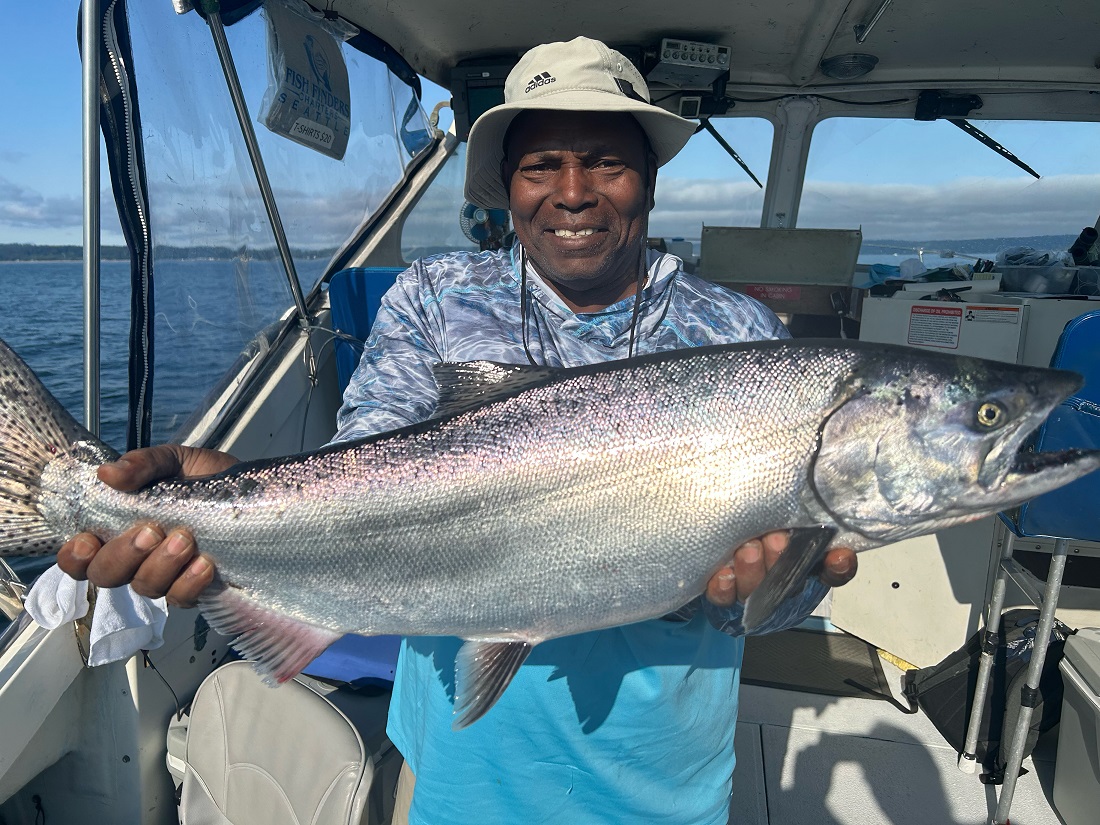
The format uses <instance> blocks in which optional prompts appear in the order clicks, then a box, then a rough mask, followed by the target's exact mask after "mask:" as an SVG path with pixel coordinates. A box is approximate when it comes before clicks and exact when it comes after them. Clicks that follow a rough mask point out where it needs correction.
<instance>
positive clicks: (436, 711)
mask: <svg viewBox="0 0 1100 825" xmlns="http://www.w3.org/2000/svg"><path fill="white" fill-rule="evenodd" d="M517 261H518V246H517V247H514V248H513V250H511V251H501V252H494V253H480V254H475V253H452V254H448V255H441V256H436V257H433V258H426V259H424V260H421V261H418V262H416V263H415V264H413V266H412V267H410V268H409V269H408V270H407V271H406V272H404V273H402V274H401V275H400V276H399V277H398V279H397V283H396V284H395V285H394V287H393V288H392V289H391V290H390V291H389V292H388V293H387V294H386V296H385V298H384V299H383V301H382V306H381V308H380V310H379V312H378V315H377V318H376V320H375V322H374V326H373V328H372V330H371V334H370V337H369V339H368V341H367V342H366V345H365V347H364V352H363V357H362V360H361V362H360V365H359V368H358V369H357V371H356V372H355V374H354V375H353V376H352V379H351V382H350V384H349V385H348V388H347V391H346V392H345V394H344V406H343V408H342V409H341V411H340V415H339V418H338V423H339V432H338V433H337V436H336V440H346V439H349V438H355V437H358V436H363V435H370V434H373V433H377V432H381V431H384V430H389V429H394V428H396V427H400V426H404V425H407V424H412V423H415V422H417V421H421V420H423V419H425V418H427V417H428V416H429V415H431V413H432V410H433V408H434V406H435V401H436V397H437V392H436V387H435V383H434V380H433V379H432V372H431V367H432V365H433V364H435V363H437V362H440V361H471V360H479V359H487V360H492V361H500V362H505V363H518V364H526V363H528V359H527V353H526V352H525V350H524V343H525V342H526V347H527V351H529V352H530V353H531V356H532V357H533V359H534V360H535V362H536V363H538V364H543V365H547V366H555V367H562V366H564V367H570V366H580V365H583V364H589V363H594V362H599V361H609V360H614V359H618V358H625V357H627V353H628V346H629V340H630V327H631V319H632V315H633V309H634V299H633V298H629V299H627V300H624V301H620V302H619V303H617V304H614V305H613V306H610V307H608V308H607V309H604V310H602V311H600V312H594V313H583V314H577V313H574V312H572V311H571V310H570V309H569V308H568V307H567V306H566V305H565V303H564V302H563V301H562V300H561V299H560V298H559V297H558V296H557V294H556V293H554V292H553V290H551V289H550V288H549V287H548V286H547V285H546V284H545V282H544V281H542V280H541V279H540V278H539V276H538V274H537V273H536V272H534V270H533V269H531V267H530V264H528V283H527V289H528V301H527V315H526V317H522V312H521V300H520V294H521V293H520V283H521V279H520V276H519V273H518V270H517ZM648 265H649V267H648V278H647V282H646V286H645V289H644V291H643V300H642V306H641V312H640V316H639V318H638V322H637V330H636V340H635V348H634V352H635V354H644V353H649V352H657V351H664V350H670V349H678V348H683V347H693V346H702V345H707V344H721V343H732V342H737V341H750V340H759V339H766V338H781V337H787V332H786V330H785V329H784V327H783V325H782V324H781V323H780V322H779V320H778V319H777V318H776V317H775V315H774V314H773V313H772V312H771V311H770V310H768V309H767V308H766V307H764V306H762V305H761V304H759V303H758V302H756V301H754V300H752V299H751V298H748V297H746V296H744V295H739V294H736V293H733V292H730V291H728V290H725V289H723V288H722V287H719V286H717V285H715V284H711V283H708V282H706V281H702V280H700V279H698V278H695V277H693V276H691V275H688V274H686V273H684V272H683V271H682V269H681V268H680V261H679V259H678V258H676V257H674V256H672V255H660V254H658V253H655V252H653V253H650V257H649V261H648ZM645 518H646V514H645V513H644V512H641V513H638V519H639V527H640V528H644V522H645ZM730 550H731V551H732V550H733V548H732V547H731V548H730ZM824 592H825V589H824V587H823V586H822V585H820V584H819V583H817V582H811V583H809V584H808V585H807V587H806V591H805V593H804V597H803V599H802V600H801V601H800V602H797V603H795V604H792V605H791V606H790V609H788V610H785V611H784V615H781V616H776V617H773V620H772V621H771V622H769V624H768V626H767V627H765V628H761V630H760V631H759V632H768V631H771V630H776V629H780V628H781V627H785V626H790V625H791V624H794V623H795V622H797V621H798V620H799V619H801V618H802V617H803V616H804V615H806V614H807V613H808V612H809V611H810V610H812V609H813V607H814V605H816V604H817V602H818V601H820V599H821V597H822V595H823V594H824ZM700 604H701V600H696V601H695V602H694V603H693V604H691V605H688V606H687V608H685V609H684V610H682V611H680V612H679V613H678V614H677V616H676V617H675V619H674V620H673V619H655V620H651V621H646V622H639V623H637V624H632V625H627V626H625V627H617V628H610V629H607V630H600V631H594V632H591V633H585V634H580V635H576V636H568V637H565V638H561V639H552V640H550V641H547V642H543V643H542V644H540V645H538V646H537V647H535V649H534V650H533V651H532V653H531V655H530V657H529V658H528V659H527V661H526V662H525V663H524V665H523V666H522V667H521V668H520V669H519V672H518V673H517V674H516V676H515V678H514V679H513V681H512V683H511V685H510V686H509V687H508V689H507V690H506V691H505V692H504V695H503V696H502V697H501V699H500V700H499V701H498V702H497V704H496V705H495V706H494V707H493V708H492V709H491V710H490V711H489V712H488V713H487V714H486V715H485V716H484V717H483V718H482V719H480V720H478V721H477V722H475V723H474V724H473V725H471V726H470V727H468V728H465V729H463V730H461V731H454V730H452V729H451V721H452V713H453V703H454V662H455V655H456V654H457V652H458V649H459V647H460V646H461V644H462V641H461V640H460V639H454V638H440V637H410V638H408V639H406V640H405V641H404V642H403V643H402V646H401V652H400V657H399V659H398V663H397V672H396V679H395V682H394V692H393V700H392V703H391V706H390V717H389V725H388V728H387V731H388V734H389V736H390V739H391V740H392V741H393V742H394V744H395V745H396V746H397V748H398V750H400V751H401V753H402V754H403V755H404V757H405V759H406V761H407V762H408V763H409V767H410V768H411V769H412V771H413V773H414V774H415V775H416V788H415V792H414V795H413V802H412V808H411V810H410V815H409V819H410V822H411V823H414V825H417V824H418V823H427V824H430V825H439V823H447V825H462V823H486V822H493V823H497V822H499V823H512V822H517V823H551V822H553V823H558V822H568V823H573V824H574V825H583V823H587V822H592V823H597V822H600V823H605V822H647V823H658V822H669V823H672V822H675V823H677V825H696V824H698V825H702V824H703V823H706V824H707V825H709V824H710V823H725V822H726V820H727V817H728V810H729V794H730V777H731V774H732V772H733V764H734V755H733V734H734V726H735V723H736V718H737V691H738V682H739V677H740V667H741V656H742V652H743V648H744V642H743V637H742V636H740V635H738V634H739V632H740V616H741V610H740V607H734V608H731V609H729V610H716V609H713V608H711V609H708V614H709V618H710V621H708V616H706V615H704V614H703V612H702V611H701V610H699V605H700ZM712 622H713V624H712ZM714 624H718V625H720V626H721V627H722V628H723V630H724V631H725V632H722V631H719V630H717V629H716V628H715V626H714Z"/></svg>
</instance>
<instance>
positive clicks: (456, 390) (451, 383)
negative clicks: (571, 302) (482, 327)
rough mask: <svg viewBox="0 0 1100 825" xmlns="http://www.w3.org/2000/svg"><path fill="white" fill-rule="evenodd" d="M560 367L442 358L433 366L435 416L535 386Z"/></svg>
mask: <svg viewBox="0 0 1100 825" xmlns="http://www.w3.org/2000/svg"><path fill="white" fill-rule="evenodd" d="M559 373H560V370H557V369H554V368H553V367H534V366H529V365H526V364H498V363H497V362H495V361H465V362H462V363H458V362H454V361H444V362H443V363H441V364H436V365H435V366H434V367H432V374H433V375H434V377H435V385H436V387H438V389H439V401H438V402H436V407H435V414H434V417H435V418H443V417H446V416H451V415H458V414H459V413H463V412H466V411H467V410H472V409H476V408H477V407H481V406H483V405H485V404H489V403H491V402H493V401H500V400H501V399H503V398H510V397H511V396H513V395H515V394H516V393H519V392H523V391H524V390H527V389H530V388H531V387H537V386H539V385H540V384H544V383H546V382H547V381H549V380H551V379H552V378H554V377H555V376H556V375H558V374H559Z"/></svg>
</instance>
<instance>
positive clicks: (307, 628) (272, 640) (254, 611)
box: [199, 581, 343, 685]
mask: <svg viewBox="0 0 1100 825" xmlns="http://www.w3.org/2000/svg"><path fill="white" fill-rule="evenodd" d="M199 612H201V613H202V615H203V616H205V617H206V620H207V621H208V622H210V626H211V627H212V628H214V629H215V630H216V631H218V632H219V633H221V634H222V635H223V636H228V637H230V638H231V639H233V641H232V642H230V645H231V646H232V647H233V648H234V649H235V650H237V651H238V652H239V653H240V654H241V655H242V656H244V657H245V658H246V659H251V660H252V665H253V667H254V668H256V672H257V673H259V674H260V676H262V677H263V678H264V681H266V682H268V683H269V684H280V685H281V684H282V683H283V682H287V681H290V680H291V679H293V678H294V677H295V676H297V675H298V674H299V673H301V672H302V668H304V667H305V666H306V665H308V664H309V663H310V662H312V661H313V660H314V659H316V658H317V657H318V656H320V655H321V653H322V652H323V651H324V650H325V648H327V647H328V646H329V645H331V644H332V643H333V642H335V641H336V640H337V639H339V638H340V637H341V636H342V635H343V634H342V633H336V632H334V631H332V630H326V629H324V628H322V627H317V626H316V625H311V624H306V623H305V622H301V621H298V620H297V619H292V618H290V617H289V616H286V615H284V614H282V613H278V612H276V611H274V610H271V609H270V608H268V607H265V606H264V605H263V604H261V603H260V602H258V601H257V600H255V599H253V598H251V597H249V596H248V595H247V594H246V593H244V592H243V591H241V590H239V589H238V588H235V587H230V586H228V585H226V584H225V583H224V582H222V581H215V582H214V584H212V585H210V587H208V588H206V590H205V591H204V592H203V594H202V596H201V597H200V598H199Z"/></svg>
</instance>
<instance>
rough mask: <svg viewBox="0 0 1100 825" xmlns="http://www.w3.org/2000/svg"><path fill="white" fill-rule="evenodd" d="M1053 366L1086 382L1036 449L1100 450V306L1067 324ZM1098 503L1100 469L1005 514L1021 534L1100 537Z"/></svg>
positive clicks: (1080, 538)
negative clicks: (1071, 372) (1074, 373)
mask: <svg viewBox="0 0 1100 825" xmlns="http://www.w3.org/2000/svg"><path fill="white" fill-rule="evenodd" d="M1050 365H1051V366H1052V367H1057V368H1058V369H1065V370H1072V371H1074V372H1078V373H1080V374H1081V375H1082V376H1084V378H1085V386H1084V387H1082V388H1081V389H1080V390H1079V391H1078V393H1077V394H1076V395H1074V396H1072V397H1070V398H1067V399H1066V400H1065V401H1063V402H1062V403H1061V404H1060V405H1059V406H1058V407H1057V408H1056V409H1055V410H1054V412H1052V413H1051V414H1050V416H1049V417H1048V418H1047V421H1046V423H1045V424H1043V426H1042V427H1041V428H1040V430H1039V434H1038V438H1037V440H1036V442H1035V450H1036V452H1053V451H1056V450H1069V449H1073V448H1075V447H1076V448H1086V449H1094V450H1095V449H1100V311H1093V312H1088V313H1085V314H1084V315H1080V316H1078V317H1076V318H1074V319H1073V320H1072V321H1070V322H1069V323H1068V324H1066V328H1065V329H1064V330H1063V331H1062V336H1061V337H1060V338H1059V339H1058V346H1057V347H1056V348H1055V350H1054V356H1053V357H1052V358H1051V361H1050ZM1098 502H1100V472H1095V473H1092V474H1090V475H1087V476H1085V477H1084V478H1080V479H1078V480H1077V481H1075V482H1073V483H1072V484H1068V485H1066V486H1065V487H1062V488H1061V489H1058V490H1054V491H1053V492H1050V493H1047V494H1046V495H1044V496H1039V497H1038V498H1036V499H1032V500H1031V501H1029V502H1027V503H1025V504H1023V505H1022V506H1020V507H1018V508H1016V509H1015V510H1013V511H1011V512H1010V513H1006V514H1003V518H1004V520H1005V522H1006V523H1007V524H1008V526H1009V528H1010V529H1012V530H1013V532H1015V533H1016V534H1017V535H1019V536H1049V537H1053V538H1064V539H1076V540H1078V541H1100V515H1098V511H1100V507H1098Z"/></svg>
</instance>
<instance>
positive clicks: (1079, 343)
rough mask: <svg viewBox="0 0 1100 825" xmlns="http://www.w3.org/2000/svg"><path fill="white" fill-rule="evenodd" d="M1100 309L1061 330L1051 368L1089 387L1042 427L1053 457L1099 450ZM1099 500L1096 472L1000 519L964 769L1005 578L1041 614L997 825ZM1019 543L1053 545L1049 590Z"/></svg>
mask: <svg viewBox="0 0 1100 825" xmlns="http://www.w3.org/2000/svg"><path fill="white" fill-rule="evenodd" d="M1098 351H1100V311H1093V312H1088V313H1085V314H1084V315H1080V316H1078V317H1076V318H1074V319H1073V320H1071V321H1070V322H1069V323H1068V324H1066V327H1065V329H1064V330H1063V331H1062V334H1061V336H1060V337H1059V339H1058V344H1057V346H1056V347H1055V350H1054V355H1053V356H1052V357H1051V362H1050V366H1052V367H1055V368H1058V369H1065V370H1072V371H1074V372H1077V373H1080V374H1081V375H1082V376H1083V377H1084V379H1085V386H1084V387H1083V388H1082V389H1081V390H1080V391H1079V392H1078V393H1077V394H1076V395H1074V396H1072V397H1070V398H1067V399H1066V400H1065V401H1063V402H1062V403H1061V404H1060V405H1059V406H1058V407H1057V408H1056V409H1055V410H1054V411H1053V412H1052V413H1051V414H1050V415H1049V416H1048V417H1047V420H1046V422H1045V423H1044V424H1043V426H1042V427H1041V428H1040V429H1039V431H1038V434H1037V437H1036V441H1035V444H1034V450H1035V451H1036V452H1050V451H1056V450H1068V449H1073V448H1082V449H1100V361H1097V359H1096V353H1097V352H1098ZM1098 500H1100V472H1097V473H1092V474H1090V475H1087V476H1085V477H1084V478H1080V479H1078V480H1077V481H1074V482H1073V483H1071V484H1068V485H1066V486H1065V487H1062V488H1060V489H1058V490H1054V491H1053V492H1050V493H1047V494H1046V495H1043V496H1039V497H1038V498H1035V499H1033V500H1031V501H1029V502H1026V503H1025V504H1023V505H1021V506H1020V507H1017V508H1015V509H1014V510H1012V511H1008V512H1004V513H1000V514H999V515H1000V518H1001V521H1002V522H1004V524H1005V526H1006V527H1007V528H1008V535H1007V539H1006V541H1005V542H1004V545H1003V547H1002V549H1001V559H1000V563H999V565H998V567H997V575H996V577H995V578H994V582H993V590H992V592H991V594H990V598H989V602H988V604H987V605H986V610H985V617H986V627H985V637H986V638H985V641H984V644H983V653H982V656H981V658H980V660H979V666H978V680H977V684H976V686H975V690H974V699H973V703H972V706H971V711H970V721H969V725H968V728H967V735H966V742H965V744H964V748H963V753H962V754H961V755H960V760H959V767H960V768H962V769H963V770H964V771H966V772H968V773H973V772H976V770H977V760H976V756H975V752H976V749H977V741H978V736H979V726H980V722H981V717H982V711H983V709H984V707H985V701H986V696H987V693H988V686H989V678H990V673H991V670H992V667H993V658H994V657H993V651H995V650H996V647H997V634H998V632H999V630H1000V621H1001V610H1002V607H1003V605H1004V598H1005V590H1006V586H1007V579H1008V578H1011V579H1012V580H1013V581H1014V582H1016V584H1017V585H1019V587H1020V589H1021V590H1022V591H1023V593H1024V595H1025V596H1026V597H1027V598H1028V599H1029V600H1030V601H1031V602H1032V603H1034V604H1035V605H1037V606H1038V607H1039V608H1040V612H1039V626H1038V628H1037V630H1036V633H1035V647H1034V649H1033V652H1032V656H1031V661H1030V662H1029V664H1028V671H1027V680H1026V681H1027V688H1026V689H1025V690H1023V691H1022V693H1021V696H1020V697H1008V699H1009V700H1010V701H1019V702H1020V705H1021V707H1020V714H1019V716H1018V718H1017V721H1016V728H1015V730H1012V731H1009V730H1005V731H1003V732H1002V735H1001V742H1002V746H1004V744H1007V748H1008V749H1007V751H1006V759H1005V762H1006V765H1005V774H1004V784H1003V785H1002V786H1001V791H1000V794H999V795H998V799H997V809H996V812H995V814H994V818H993V822H994V823H996V825H1005V823H1007V822H1008V819H1009V816H1008V815H1009V809H1010V807H1011V805H1012V796H1013V793H1014V792H1015V788H1016V780H1017V778H1018V777H1019V774H1020V764H1021V762H1022V760H1023V751H1024V748H1025V739H1026V735H1027V732H1028V729H1029V727H1030V725H1031V718H1032V712H1033V710H1034V706H1035V703H1036V702H1037V700H1038V699H1039V695H1038V687H1039V678H1040V676H1041V675H1042V672H1043V664H1044V662H1045V660H1046V655H1047V648H1048V646H1049V644H1050V639H1051V631H1052V629H1053V625H1054V613H1055V610H1056V609H1057V606H1058V596H1059V594H1060V591H1061V586H1062V574H1063V571H1064V570H1065V565H1066V557H1067V554H1068V550H1069V543H1070V541H1100V519H1097V518H1096V502H1097V501H1098ZM1017 537H1020V538H1022V537H1041V538H1052V539H1054V547H1053V552H1052V554H1051V560H1050V565H1049V569H1048V571H1047V577H1046V583H1045V585H1044V584H1043V582H1042V581H1041V580H1039V579H1038V578H1037V577H1036V576H1034V575H1033V574H1032V573H1030V572H1029V571H1028V570H1027V569H1025V568H1024V567H1023V566H1022V565H1021V564H1020V563H1019V562H1017V561H1016V560H1015V559H1014V558H1013V544H1014V540H1015V539H1016V538H1017Z"/></svg>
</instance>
